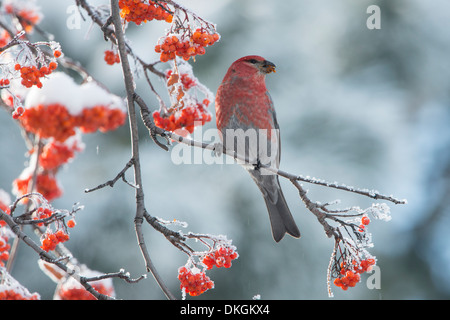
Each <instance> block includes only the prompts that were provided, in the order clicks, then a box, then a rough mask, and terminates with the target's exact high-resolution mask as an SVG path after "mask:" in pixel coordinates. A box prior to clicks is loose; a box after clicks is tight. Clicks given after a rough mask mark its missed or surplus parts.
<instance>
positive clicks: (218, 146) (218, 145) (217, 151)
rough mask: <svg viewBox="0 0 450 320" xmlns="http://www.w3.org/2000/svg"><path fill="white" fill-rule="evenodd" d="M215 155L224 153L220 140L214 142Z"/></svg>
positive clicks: (218, 155)
mask: <svg viewBox="0 0 450 320" xmlns="http://www.w3.org/2000/svg"><path fill="white" fill-rule="evenodd" d="M213 153H214V156H216V157H220V156H221V155H222V154H223V144H222V143H220V142H217V143H214V149H213Z"/></svg>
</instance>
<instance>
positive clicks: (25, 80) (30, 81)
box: [14, 61, 58, 88]
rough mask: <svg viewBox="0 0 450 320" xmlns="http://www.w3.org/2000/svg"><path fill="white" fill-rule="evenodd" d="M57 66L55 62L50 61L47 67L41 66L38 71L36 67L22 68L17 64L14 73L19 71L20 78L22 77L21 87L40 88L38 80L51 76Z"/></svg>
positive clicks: (40, 83)
mask: <svg viewBox="0 0 450 320" xmlns="http://www.w3.org/2000/svg"><path fill="white" fill-rule="evenodd" d="M57 67H58V64H57V63H56V62H55V61H51V62H50V63H49V64H48V66H41V67H40V68H39V69H38V68H37V67H36V66H31V67H26V66H25V67H24V66H21V65H20V64H19V63H17V64H16V65H15V66H14V69H15V70H16V71H20V76H21V77H22V82H21V83H22V85H23V86H25V87H27V88H31V87H32V86H34V85H35V86H36V87H38V88H42V82H41V80H40V78H42V77H44V76H46V75H49V74H51V73H52V72H53V71H54V70H56V68H57Z"/></svg>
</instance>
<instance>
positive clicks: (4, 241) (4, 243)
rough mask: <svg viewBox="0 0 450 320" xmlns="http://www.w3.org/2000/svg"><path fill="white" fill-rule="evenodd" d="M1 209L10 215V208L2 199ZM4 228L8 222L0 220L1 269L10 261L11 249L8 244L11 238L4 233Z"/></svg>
mask: <svg viewBox="0 0 450 320" xmlns="http://www.w3.org/2000/svg"><path fill="white" fill-rule="evenodd" d="M0 209H1V210H2V211H3V212H5V213H6V214H9V213H10V209H9V206H8V205H7V204H6V203H4V202H3V201H2V200H1V199H0ZM2 228H6V222H5V221H3V220H0V267H3V266H4V265H5V264H4V261H5V262H6V261H8V259H9V249H10V248H11V246H10V244H9V243H8V241H9V237H8V236H7V233H6V232H3V230H2Z"/></svg>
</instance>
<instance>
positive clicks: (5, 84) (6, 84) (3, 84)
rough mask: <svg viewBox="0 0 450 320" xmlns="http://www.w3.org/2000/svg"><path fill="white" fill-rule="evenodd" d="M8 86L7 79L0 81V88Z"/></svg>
mask: <svg viewBox="0 0 450 320" xmlns="http://www.w3.org/2000/svg"><path fill="white" fill-rule="evenodd" d="M6 86H9V79H0V87H6Z"/></svg>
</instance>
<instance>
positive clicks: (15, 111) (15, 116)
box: [11, 106, 25, 120]
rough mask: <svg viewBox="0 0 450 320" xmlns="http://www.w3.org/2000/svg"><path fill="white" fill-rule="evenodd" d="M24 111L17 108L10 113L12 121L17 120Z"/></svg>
mask: <svg viewBox="0 0 450 320" xmlns="http://www.w3.org/2000/svg"><path fill="white" fill-rule="evenodd" d="M24 111H25V109H24V108H23V107H22V106H18V107H17V108H16V109H15V110H14V111H13V113H12V115H11V116H12V118H13V119H14V120H17V119H19V118H20V117H21V116H22V115H23V113H24Z"/></svg>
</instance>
